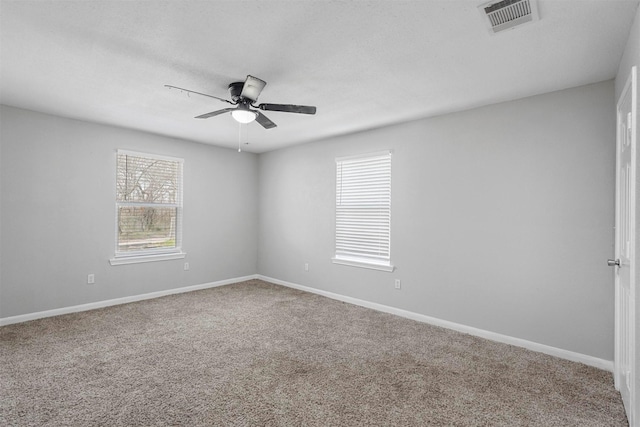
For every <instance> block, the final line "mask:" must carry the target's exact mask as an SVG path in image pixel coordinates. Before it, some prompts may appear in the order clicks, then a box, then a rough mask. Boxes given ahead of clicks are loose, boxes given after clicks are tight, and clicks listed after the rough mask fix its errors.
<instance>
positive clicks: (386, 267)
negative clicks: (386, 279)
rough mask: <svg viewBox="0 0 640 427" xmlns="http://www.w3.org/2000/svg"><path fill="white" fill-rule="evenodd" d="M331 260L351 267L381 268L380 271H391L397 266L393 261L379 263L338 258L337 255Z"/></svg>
mask: <svg viewBox="0 0 640 427" xmlns="http://www.w3.org/2000/svg"><path fill="white" fill-rule="evenodd" d="M331 261H333V263H334V264H341V265H348V266H351V267H360V268H368V269H371V270H380V271H386V272H389V273H390V272H392V271H393V270H394V269H395V266H393V265H392V264H391V263H389V264H377V263H372V262H366V261H356V260H353V259H344V258H336V257H333V258H331Z"/></svg>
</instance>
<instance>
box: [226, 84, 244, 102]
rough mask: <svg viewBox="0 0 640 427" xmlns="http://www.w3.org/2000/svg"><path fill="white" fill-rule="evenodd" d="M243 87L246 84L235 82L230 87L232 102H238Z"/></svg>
mask: <svg viewBox="0 0 640 427" xmlns="http://www.w3.org/2000/svg"><path fill="white" fill-rule="evenodd" d="M243 87H244V82H233V83H231V84H230V85H229V95H231V100H232V101H233V102H236V103H237V102H238V100H239V99H240V94H241V93H242V88H243Z"/></svg>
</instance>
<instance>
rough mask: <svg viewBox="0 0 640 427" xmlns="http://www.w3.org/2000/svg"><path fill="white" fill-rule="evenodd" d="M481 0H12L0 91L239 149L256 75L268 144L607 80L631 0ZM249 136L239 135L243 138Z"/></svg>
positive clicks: (5, 17) (66, 111)
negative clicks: (504, 14)
mask: <svg viewBox="0 0 640 427" xmlns="http://www.w3.org/2000/svg"><path fill="white" fill-rule="evenodd" d="M480 3H482V1H471V0H468V1H467V0H464V1H463V0H460V1H458V0H447V1H313V2H312V1H255V0H247V1H178V0H176V1H126V2H125V1H6V0H2V1H1V3H0V15H1V18H0V19H1V21H0V41H1V44H0V61H1V65H0V72H1V74H0V83H1V86H0V102H2V103H3V104H6V105H11V106H16V107H21V108H26V109H31V110H35V111H41V112H45V113H52V114H57V115H60V116H65V117H71V118H77V119H82V120H88V121H94V122H100V123H107V124H112V125H118V126H123V127H129V128H134V129H141V130H145V131H150V132H154V133H158V134H163V135H169V136H172V137H179V138H183V139H189V140H194V141H200V142H204V143H209V144H214V145H220V146H227V147H237V146H238V132H239V125H238V124H237V123H236V122H235V121H234V120H233V119H232V118H231V117H230V116H229V115H223V116H217V117H213V118H209V119H206V120H202V119H194V116H197V115H200V114H203V113H207V112H210V111H213V110H216V109H219V108H224V107H225V106H228V104H224V103H222V102H219V101H216V100H215V99H211V98H206V97H201V96H197V95H191V96H187V95H186V94H185V93H182V92H180V91H175V90H169V89H166V88H164V87H163V85H165V84H170V85H175V86H180V87H184V88H188V89H191V90H194V91H198V92H204V93H208V94H211V95H215V96H219V97H228V93H227V86H228V84H229V83H231V82H234V81H243V80H244V79H245V77H246V75H247V74H251V75H254V76H257V77H260V78H262V79H263V80H266V81H267V86H266V87H265V89H264V90H263V92H262V95H261V96H260V102H270V103H287V104H306V105H315V106H317V108H318V112H317V114H316V115H315V116H308V115H299V114H288V113H281V112H268V113H266V112H265V114H266V115H267V116H268V117H269V118H270V119H271V120H273V121H274V122H276V123H277V124H278V127H277V128H274V129H270V130H265V129H263V128H262V127H260V126H259V125H258V124H257V123H251V124H249V125H246V126H245V127H244V130H243V138H248V141H249V142H250V144H249V145H244V144H243V149H245V150H246V151H252V152H264V151H269V150H273V149H277V148H281V147H284V146H288V145H292V144H298V143H304V142H308V141H311V140H316V139H321V138H325V137H330V136H333V135H338V134H343V133H349V132H357V131H360V130H365V129H370V128H375V127H379V126H384V125H387V124H392V123H396V122H402V121H407V120H412V119H416V118H421V117H428V116H433V115H438V114H443V113H447V112H452V111H457V110H463V109H468V108H473V107H477V106H481V105H486V104H492V103H496V102H500V101H506V100H510V99H516V98H521V97H525V96H530V95H535V94H540V93H545V92H549V91H554V90H559V89H564V88H568V87H574V86H578V85H583V84H588V83H594V82H598V81H602V80H607V79H611V78H613V77H615V74H616V70H617V66H618V62H619V61H620V58H621V56H622V52H623V49H624V45H625V42H626V40H627V37H628V33H629V29H630V26H631V22H632V19H633V16H634V13H635V10H636V8H637V6H638V1H637V0H633V1H631V0H626V1H610V0H598V1H586V0H580V1H578V0H568V1H561V0H550V1H539V2H538V8H539V12H540V17H541V19H540V21H537V22H534V23H531V24H528V25H525V26H523V27H520V28H517V29H515V30H511V31H506V32H502V33H499V34H496V35H490V34H489V32H488V31H487V29H486V28H485V26H484V23H483V21H482V20H481V16H480V13H479V12H478V9H477V6H478V5H479V4H480ZM243 142H244V140H243Z"/></svg>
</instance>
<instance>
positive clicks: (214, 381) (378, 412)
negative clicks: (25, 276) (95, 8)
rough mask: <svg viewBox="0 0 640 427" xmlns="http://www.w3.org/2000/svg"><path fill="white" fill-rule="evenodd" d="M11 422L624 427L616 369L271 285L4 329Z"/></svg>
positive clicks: (255, 283) (2, 381) (0, 345)
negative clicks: (607, 370) (538, 351)
mask: <svg viewBox="0 0 640 427" xmlns="http://www.w3.org/2000/svg"><path fill="white" fill-rule="evenodd" d="M0 424H2V425H10V426H36V425H38V426H39V425H47V426H94V425H103V426H119V425H127V426H155V425H181V426H203V425H215V426H318V425H322V426H350V425H354V426H361V425H381V426H404V425H406V426H427V425H433V426H452V425H455V426H581V427H584V426H626V425H627V421H626V418H625V415H624V410H623V407H622V403H621V400H620V396H619V394H618V393H617V392H616V391H615V390H614V388H613V379H612V376H611V374H610V373H608V372H605V371H601V370H598V369H595V368H591V367H588V366H585V365H582V364H579V363H573V362H569V361H565V360H561V359H556V358H553V357H550V356H547V355H544V354H540V353H535V352H531V351H528V350H524V349H521V348H517V347H512V346H508V345H504V344H499V343H495V342H491V341H485V340H483V339H480V338H476V337H473V336H470V335H465V334H461V333H457V332H454V331H450V330H446V329H442V328H438V327H434V326H430V325H426V324H423V323H419V322H415V321H412V320H407V319H404V318H400V317H396V316H393V315H389V314H385V313H380V312H376V311H373V310H369V309H365V308H362V307H358V306H353V305H350V304H346V303H342V302H339V301H335V300H331V299H327V298H324V297H321V296H318V295H314V294H309V293H305V292H301V291H297V290H293V289H289V288H285V287H281V286H276V285H272V284H269V283H265V282H262V281H259V280H251V281H248V282H242V283H238V284H233V285H229V286H223V287H219V288H213V289H208V290H203V291H197V292H190V293H185V294H180V295H173V296H168V297H163V298H158V299H154V300H148V301H142V302H137V303H132V304H126V305H120V306H114V307H109V308H104V309H99V310H94V311H90V312H83V313H75V314H69V315H64V316H59V317H53V318H47V319H41V320H35V321H31V322H27V323H23V324H17V325H9V326H4V327H2V328H0Z"/></svg>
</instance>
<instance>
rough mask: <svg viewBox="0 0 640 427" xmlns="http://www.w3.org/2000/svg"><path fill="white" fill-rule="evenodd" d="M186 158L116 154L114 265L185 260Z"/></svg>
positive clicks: (120, 152) (126, 153)
mask: <svg viewBox="0 0 640 427" xmlns="http://www.w3.org/2000/svg"><path fill="white" fill-rule="evenodd" d="M182 163H183V162H182V159H176V158H172V157H161V156H155V155H151V154H143V153H135V152H131V151H122V150H118V154H117V161H116V250H115V257H114V258H113V259H111V265H117V264H129V263H135V262H146V261H160V260H165V259H176V258H184V255H185V254H184V253H183V252H182V250H181V247H180V246H181V237H182V233H181V229H182Z"/></svg>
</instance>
